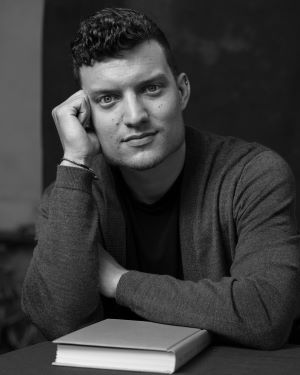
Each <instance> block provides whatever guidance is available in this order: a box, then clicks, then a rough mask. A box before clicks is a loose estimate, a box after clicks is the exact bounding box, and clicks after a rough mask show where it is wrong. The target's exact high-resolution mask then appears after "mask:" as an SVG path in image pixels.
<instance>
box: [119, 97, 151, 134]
mask: <svg viewBox="0 0 300 375" xmlns="http://www.w3.org/2000/svg"><path fill="white" fill-rule="evenodd" d="M147 119H148V112H147V110H146V108H145V106H144V103H143V101H142V100H141V99H140V98H139V97H138V96H137V95H136V94H134V93H130V94H128V95H127V97H126V99H125V101H124V115H123V121H124V124H125V125H126V126H128V127H135V126H139V125H141V124H143V123H145V122H146V121H147Z"/></svg>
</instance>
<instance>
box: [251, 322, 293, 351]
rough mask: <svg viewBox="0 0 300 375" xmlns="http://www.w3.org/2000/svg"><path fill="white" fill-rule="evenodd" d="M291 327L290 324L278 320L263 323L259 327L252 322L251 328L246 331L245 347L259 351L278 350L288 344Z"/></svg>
mask: <svg viewBox="0 0 300 375" xmlns="http://www.w3.org/2000/svg"><path fill="white" fill-rule="evenodd" d="M291 325H292V323H291V322H286V321H284V322H282V321H279V320H277V321H267V322H266V321H265V322H264V324H260V325H258V324H257V322H252V324H251V327H248V329H247V331H248V335H247V337H248V339H247V341H248V343H247V346H250V347H252V348H254V349H260V350H277V349H280V348H282V347H283V346H284V345H285V344H286V343H287V342H288V338H289V335H290V330H291Z"/></svg>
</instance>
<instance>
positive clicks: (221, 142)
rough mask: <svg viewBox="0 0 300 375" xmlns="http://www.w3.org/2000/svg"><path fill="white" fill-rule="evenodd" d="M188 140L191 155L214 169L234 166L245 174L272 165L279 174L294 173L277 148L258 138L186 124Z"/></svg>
mask: <svg viewBox="0 0 300 375" xmlns="http://www.w3.org/2000/svg"><path fill="white" fill-rule="evenodd" d="M186 143H187V154H188V155H189V157H190V158H191V159H193V160H194V161H195V162H196V163H197V162H199V163H201V165H202V167H203V166H207V167H208V168H209V169H210V170H211V171H213V170H218V171H220V170H223V171H224V172H225V171H228V172H229V171H230V170H235V172H236V173H238V174H243V175H245V174H247V173H251V172H255V171H256V172H259V171H266V170H270V169H271V170H277V171H278V174H281V173H285V174H288V175H292V172H291V170H290V168H289V166H288V164H287V162H286V161H285V160H284V159H283V158H282V157H281V156H280V155H279V154H278V153H277V152H275V151H273V150H271V149H270V148H268V147H266V146H264V145H261V144H259V143H257V142H247V141H245V140H243V139H240V138H238V137H232V136H222V135H217V134H213V133H210V132H206V131H199V130H197V129H194V128H191V127H186Z"/></svg>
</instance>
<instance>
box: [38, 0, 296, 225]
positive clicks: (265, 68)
mask: <svg viewBox="0 0 300 375" xmlns="http://www.w3.org/2000/svg"><path fill="white" fill-rule="evenodd" d="M107 6H122V7H132V8H136V9H138V10H141V11H143V12H145V13H146V14H148V15H149V16H150V17H152V18H153V19H154V20H155V21H156V22H157V23H158V24H159V25H160V26H161V28H162V29H163V31H164V32H165V33H166V35H167V37H168V38H169V40H170V42H171V45H172V46H173V49H174V52H175V56H177V60H178V65H179V67H180V69H181V70H182V71H185V72H186V73H187V74H188V75H189V77H190V81H191V84H192V96H191V100H190V103H189V106H188V108H187V110H186V112H185V119H186V123H187V124H190V125H192V126H194V127H198V128H201V129H206V130H209V131H212V132H215V133H219V134H225V135H234V136H238V137H241V138H244V139H246V140H249V141H258V142H260V143H263V144H264V145H266V146H269V147H271V148H272V149H274V150H275V151H277V152H278V153H280V154H281V156H283V157H284V158H285V159H286V160H287V162H288V163H289V164H290V166H291V168H292V170H293V172H294V174H295V176H296V180H297V186H298V196H299V195H300V163H299V159H300V158H299V156H300V126H299V118H300V110H299V105H298V103H299V76H300V71H299V65H300V61H299V36H300V26H299V25H300V22H299V17H300V11H299V10H300V7H299V1H298V2H297V1H294V0H285V1H276V0H273V1H269V0H257V1H256V0H243V1H241V0H226V1H224V0H202V1H201V0H198V1H196V0H194V1H191V0H184V1H171V0H151V1H147V0H131V1H129V0H128V1H126V0H123V1H99V0H97V1H95V0H90V1H86V0H64V1H61V0H48V1H46V8H45V23H44V44H43V45H44V52H43V83H44V84H43V95H44V96H43V150H44V157H43V171H44V174H43V181H44V186H46V185H48V184H49V183H50V182H51V181H52V180H54V179H55V173H56V164H57V163H58V162H59V159H60V157H61V156H62V150H61V147H60V144H59V140H58V137H57V133H56V129H55V126H54V125H53V122H52V118H51V110H52V108H53V107H54V106H56V105H57V104H59V103H60V102H61V101H63V100H65V99H66V98H67V97H68V96H69V95H71V94H72V93H73V92H75V91H76V90H77V89H78V87H77V85H76V83H75V81H74V79H73V76H72V66H71V58H70V49H69V43H70V41H71V40H72V38H73V36H74V33H75V30H76V29H77V27H78V24H79V21H80V20H81V19H83V18H85V17H86V16H88V15H90V14H92V13H94V12H95V11H96V10H98V9H101V8H103V7H107ZM297 214H298V218H300V204H298V208H297Z"/></svg>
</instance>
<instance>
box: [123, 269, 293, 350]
mask: <svg viewBox="0 0 300 375" xmlns="http://www.w3.org/2000/svg"><path fill="white" fill-rule="evenodd" d="M296 285H297V277H296V276H295V279H294V280H290V281H288V282H287V283H286V289H287V294H286V295H285V294H282V293H281V292H280V291H279V290H278V289H277V288H276V286H274V285H271V284H270V282H269V281H268V280H267V279H264V278H262V279H258V278H256V279H255V278H234V277H225V278H223V279H221V280H220V281H218V282H216V281H212V280H208V279H203V280H200V281H199V282H192V281H181V280H176V279H175V278H172V277H169V276H160V275H151V274H145V273H141V272H136V271H131V272H128V273H127V274H125V275H123V276H122V277H121V279H120V282H119V284H118V288H117V302H118V303H120V304H121V305H125V306H127V307H129V308H130V309H132V310H133V311H134V312H135V313H137V314H139V315H141V316H142V317H144V318H145V319H148V320H152V321H156V322H159V323H165V324H174V325H183V326H193V327H199V328H204V329H208V330H209V331H211V332H213V333H216V334H218V335H221V336H222V337H224V338H226V339H227V340H231V341H233V342H235V343H239V344H242V345H246V346H250V347H256V348H262V349H273V348H276V347H280V346H281V345H283V344H284V343H285V341H286V339H287V337H288V334H289V329H290V327H291V324H292V320H293V311H294V310H295V297H294V298H292V297H291V296H292V295H293V293H294V294H295V295H296V290H297V287H296Z"/></svg>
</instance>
